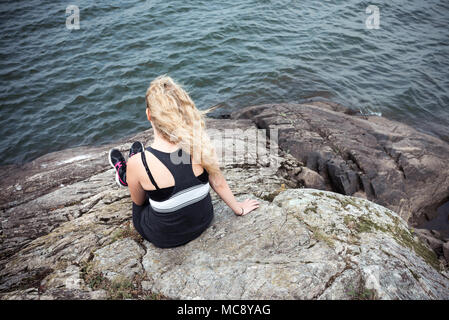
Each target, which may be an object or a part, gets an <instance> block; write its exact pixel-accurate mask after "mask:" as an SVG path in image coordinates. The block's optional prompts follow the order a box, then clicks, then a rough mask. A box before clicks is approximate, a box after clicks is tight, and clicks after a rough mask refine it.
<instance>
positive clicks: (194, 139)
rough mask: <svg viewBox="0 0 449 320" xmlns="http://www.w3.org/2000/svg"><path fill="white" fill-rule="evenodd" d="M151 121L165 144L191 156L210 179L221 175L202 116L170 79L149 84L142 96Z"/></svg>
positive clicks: (190, 100)
mask: <svg viewBox="0 0 449 320" xmlns="http://www.w3.org/2000/svg"><path fill="white" fill-rule="evenodd" d="M145 101H146V104H147V108H149V109H150V114H151V121H152V123H153V125H154V127H155V128H156V130H157V131H158V133H159V134H160V135H161V136H162V137H163V138H164V139H166V140H168V141H171V142H173V143H176V144H178V145H179V147H180V148H181V149H182V150H183V151H185V152H188V153H189V154H191V155H192V160H193V162H194V163H199V164H201V166H202V167H203V168H204V169H206V171H207V172H208V173H209V174H210V175H212V176H213V177H217V176H218V174H219V173H220V167H219V164H218V160H217V155H216V153H215V149H214V147H213V145H212V143H211V141H210V138H209V136H208V134H207V132H206V125H205V123H204V115H203V113H202V112H201V111H200V110H198V109H197V108H196V106H195V103H194V102H193V100H192V99H191V98H190V96H189V94H188V93H187V92H186V91H185V90H184V89H183V88H182V87H181V86H180V85H178V84H176V83H175V82H174V81H173V79H172V78H170V77H169V76H166V75H161V76H159V77H157V78H156V79H154V80H153V81H151V83H150V87H149V88H148V89H147V93H146V95H145Z"/></svg>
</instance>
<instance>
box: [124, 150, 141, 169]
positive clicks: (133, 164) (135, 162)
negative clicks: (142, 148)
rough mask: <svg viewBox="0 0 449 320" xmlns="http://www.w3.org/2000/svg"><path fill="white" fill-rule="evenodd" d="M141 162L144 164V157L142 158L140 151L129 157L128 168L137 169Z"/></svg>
mask: <svg viewBox="0 0 449 320" xmlns="http://www.w3.org/2000/svg"><path fill="white" fill-rule="evenodd" d="M141 164H142V159H141V155H140V153H139V154H136V155H134V156H132V157H131V158H129V159H128V162H127V163H126V165H127V166H128V168H130V169H132V170H135V169H137V168H138V166H139V165H141Z"/></svg>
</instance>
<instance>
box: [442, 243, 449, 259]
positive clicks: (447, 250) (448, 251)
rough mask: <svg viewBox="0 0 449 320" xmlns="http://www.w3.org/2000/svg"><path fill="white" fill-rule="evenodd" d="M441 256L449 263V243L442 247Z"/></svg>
mask: <svg viewBox="0 0 449 320" xmlns="http://www.w3.org/2000/svg"><path fill="white" fill-rule="evenodd" d="M443 254H444V258H445V259H446V261H447V263H449V241H448V242H446V243H445V244H444V245H443Z"/></svg>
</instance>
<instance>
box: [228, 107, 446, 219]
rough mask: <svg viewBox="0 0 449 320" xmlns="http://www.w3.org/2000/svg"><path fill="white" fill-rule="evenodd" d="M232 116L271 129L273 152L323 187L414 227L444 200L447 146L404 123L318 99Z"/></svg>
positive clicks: (434, 212)
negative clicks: (284, 155) (381, 207)
mask: <svg viewBox="0 0 449 320" xmlns="http://www.w3.org/2000/svg"><path fill="white" fill-rule="evenodd" d="M231 118H232V119H251V120H253V122H254V123H255V125H256V126H257V127H258V128H264V129H269V128H277V129H278V135H279V147H280V148H281V149H283V150H285V151H287V152H289V153H290V154H291V155H293V156H294V157H295V158H296V159H298V160H299V161H301V162H303V163H304V164H305V165H306V167H307V168H309V169H310V170H313V171H314V172H315V173H318V174H319V175H320V176H321V177H322V178H323V180H324V184H325V187H324V188H323V189H325V190H329V191H334V192H338V193H341V194H345V195H355V196H359V197H363V198H366V199H368V200H371V201H373V202H376V203H379V204H381V205H384V206H386V207H388V208H390V209H391V210H393V211H395V212H398V213H399V214H400V215H401V217H402V218H404V219H405V220H406V221H408V222H409V223H410V224H411V225H412V226H414V227H419V226H420V225H423V223H424V222H426V221H428V220H431V219H433V218H435V216H436V215H437V208H438V207H440V206H441V205H442V204H444V203H446V202H448V201H449V167H448V166H447V159H449V144H448V143H447V142H445V141H443V140H440V139H439V138H436V137H434V136H430V135H427V134H424V133H422V132H419V131H417V130H415V129H413V128H411V127H409V126H407V125H405V124H402V123H399V122H396V121H391V120H388V119H386V118H383V117H378V116H363V115H361V114H358V113H357V112H355V111H353V110H350V109H348V108H345V107H344V106H341V105H339V104H336V103H332V102H322V101H312V102H309V103H304V104H266V105H258V106H250V107H246V108H242V109H240V110H238V111H236V112H234V113H232V114H231ZM315 180H316V179H315ZM319 184H321V182H320V183H319ZM306 187H308V185H307V184H306ZM320 189H321V188H320Z"/></svg>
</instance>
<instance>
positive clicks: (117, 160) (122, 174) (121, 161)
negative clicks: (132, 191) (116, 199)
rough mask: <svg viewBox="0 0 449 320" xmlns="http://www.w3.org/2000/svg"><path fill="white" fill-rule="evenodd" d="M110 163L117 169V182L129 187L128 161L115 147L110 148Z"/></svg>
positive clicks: (121, 185)
mask: <svg viewBox="0 0 449 320" xmlns="http://www.w3.org/2000/svg"><path fill="white" fill-rule="evenodd" d="M109 163H110V164H111V166H112V167H113V168H114V169H115V182H117V184H118V185H119V186H120V187H127V186H128V184H127V183H126V161H125V158H124V157H123V155H122V153H121V152H120V151H119V150H117V149H115V148H112V149H111V150H109Z"/></svg>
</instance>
